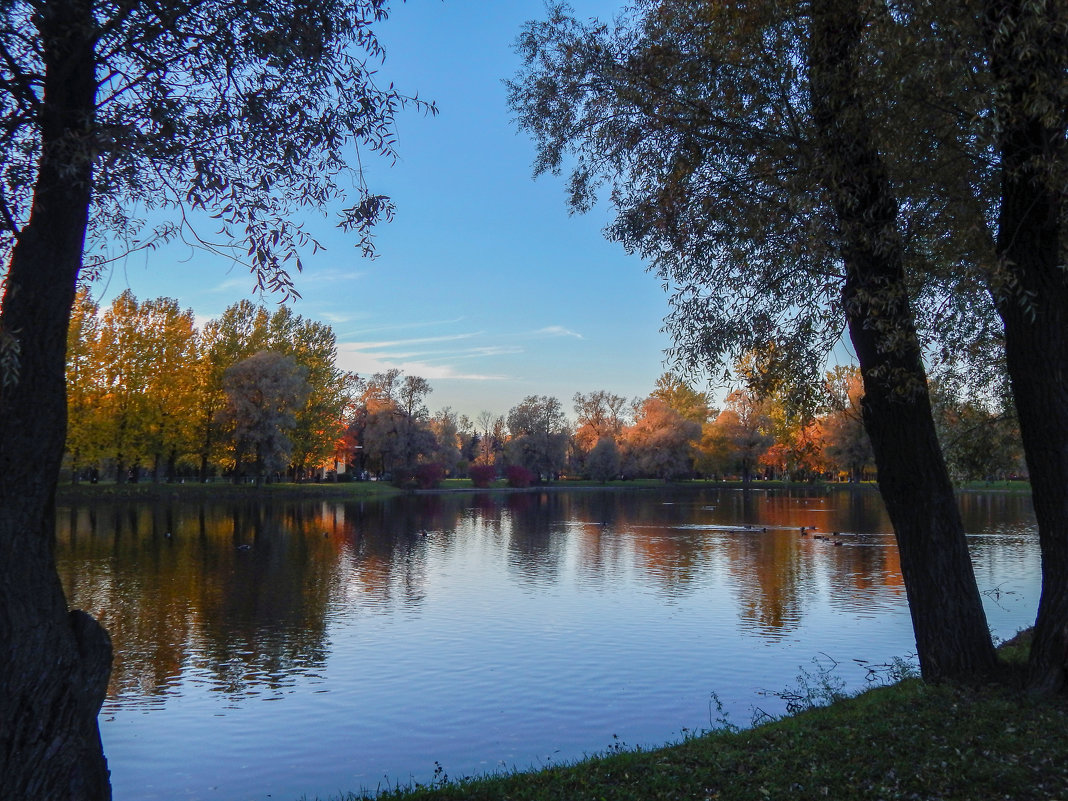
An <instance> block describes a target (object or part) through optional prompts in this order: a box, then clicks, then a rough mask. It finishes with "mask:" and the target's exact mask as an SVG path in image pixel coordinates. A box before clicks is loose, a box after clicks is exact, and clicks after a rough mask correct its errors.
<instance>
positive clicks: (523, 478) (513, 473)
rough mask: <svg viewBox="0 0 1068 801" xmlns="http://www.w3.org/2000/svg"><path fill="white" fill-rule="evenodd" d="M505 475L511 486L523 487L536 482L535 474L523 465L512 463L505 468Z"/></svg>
mask: <svg viewBox="0 0 1068 801" xmlns="http://www.w3.org/2000/svg"><path fill="white" fill-rule="evenodd" d="M504 477H505V479H507V481H508V486H509V487H516V488H520V489H521V488H523V487H529V486H530V485H531V484H533V483H534V478H535V476H534V474H533V473H531V472H530V471H529V470H527V469H526V468H525V467H523V466H522V465H518V464H511V465H508V467H506V468H505V470H504Z"/></svg>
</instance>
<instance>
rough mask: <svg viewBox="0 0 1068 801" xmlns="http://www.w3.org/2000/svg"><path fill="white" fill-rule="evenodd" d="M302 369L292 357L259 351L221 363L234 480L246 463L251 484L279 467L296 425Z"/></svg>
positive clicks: (303, 386) (304, 391)
mask: <svg viewBox="0 0 1068 801" xmlns="http://www.w3.org/2000/svg"><path fill="white" fill-rule="evenodd" d="M307 375H308V371H307V369H306V368H304V367H303V366H301V365H299V364H297V362H296V360H295V359H294V358H293V357H292V356H285V355H283V354H281V353H274V352H272V351H260V352H259V353H257V354H254V355H252V356H249V357H248V358H247V359H243V360H241V361H239V362H238V363H237V364H235V365H233V366H231V367H229V368H227V370H226V372H225V373H223V390H224V391H225V392H226V398H227V406H226V409H225V410H224V412H223V414H224V415H225V416H226V417H227V418H228V420H229V423H230V430H231V431H232V432H233V440H234V479H235V480H237V479H238V478H240V476H241V475H242V472H243V471H242V466H243V465H244V464H245V463H246V462H250V463H251V464H252V467H253V475H254V476H255V478H256V483H257V484H262V483H263V480H264V478H265V477H266V476H268V475H270V474H272V473H278V472H280V471H282V470H284V469H285V467H286V464H287V463H288V461H289V455H290V450H291V449H292V447H293V445H292V441H291V440H290V438H289V434H290V432H291V431H292V430H293V428H294V427H295V426H296V422H297V419H296V412H297V410H298V409H300V408H301V407H302V406H303V404H304V402H305V400H306V399H307V397H308V394H309V392H310V391H311V388H310V387H309V385H308V380H307Z"/></svg>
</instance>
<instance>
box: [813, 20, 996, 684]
mask: <svg viewBox="0 0 1068 801" xmlns="http://www.w3.org/2000/svg"><path fill="white" fill-rule="evenodd" d="M812 10H813V24H812V37H811V41H810V51H809V56H808V59H809V65H808V66H809V71H810V86H811V102H812V107H813V116H814V120H815V123H816V129H817V134H818V136H819V137H820V144H821V148H820V149H821V154H820V155H821V157H822V158H823V165H822V166H823V169H824V175H825V185H826V188H827V190H828V193H829V196H830V201H831V204H832V206H833V208H834V210H835V213H836V215H837V226H838V235H839V238H840V246H841V253H842V260H843V262H844V265H845V271H846V280H845V285H844V287H843V303H844V306H845V310H846V318H847V322H848V326H849V334H850V338H851V340H852V341H853V345H854V348H855V349H856V353H857V358H858V360H859V361H860V368H861V374H862V376H863V379H864V400H863V414H864V425H865V428H866V429H867V431H868V436H869V438H870V440H871V445H872V450H873V451H874V454H875V462H876V466H877V468H878V475H879V490H880V492H881V494H882V497H883V501H884V503H885V504H886V509H887V513H888V514H889V516H890V520H891V522H892V524H893V526H894V533H895V536H896V538H897V543H898V549H899V551H900V554H901V570H902V573H903V578H904V581H905V591H906V593H907V595H908V600H909V611H910V613H911V615H912V623H913V629H914V631H915V634H916V649H917V653H918V655H919V660H920V670H921V672H922V674H923V677H924V679H926V680H928V681H939V680H944V679H976V678H983V677H986V676H988V675H990V674H992V673H993V671H994V667H995V664H996V658H995V654H994V648H993V643H992V641H991V638H990V632H989V630H988V628H987V624H986V615H985V613H984V612H983V606H982V600H981V598H980V596H979V591H978V588H977V586H976V583H975V574H974V571H973V569H972V564H971V560H970V557H969V554H968V548H967V542H966V540H965V537H964V527H963V524H962V522H961V518H960V512H959V510H958V509H957V505H956V500H955V498H954V494H953V486H952V483H951V481H950V479H949V473H948V470H947V469H946V466H945V461H944V459H943V457H942V452H941V449H940V447H939V444H938V439H937V436H936V433H935V427H934V420H933V417H932V414H931V404H930V398H929V395H928V390H927V377H926V372H925V370H924V366H923V362H922V359H921V354H920V347H919V342H918V339H917V335H916V329H915V318H914V315H913V312H912V309H911V306H910V303H909V298H908V291H907V286H906V281H905V270H904V262H903V256H902V246H901V237H900V232H899V230H898V209H897V202H896V199H895V198H894V196H893V194H892V190H891V187H890V182H889V179H888V177H887V173H886V169H885V165H884V164H883V162H882V159H881V157H880V155H879V153H878V152H877V151H876V150H875V148H874V145H873V144H872V140H871V136H870V131H869V128H868V122H867V119H866V116H865V114H864V110H863V109H864V107H863V102H862V100H861V98H860V97H859V94H858V90H857V86H858V76H859V70H860V63H859V57H858V52H857V51H858V47H859V44H860V37H861V33H862V30H863V19H862V14H861V11H860V9H859V7H858V3H857V2H849V0H845V1H844V2H843V0H816V1H815V2H814V3H813V5H812Z"/></svg>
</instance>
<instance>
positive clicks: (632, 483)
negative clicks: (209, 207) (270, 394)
mask: <svg viewBox="0 0 1068 801" xmlns="http://www.w3.org/2000/svg"><path fill="white" fill-rule="evenodd" d="M662 489H673V490H678V489H694V490H697V489H726V490H742V491H746V490H749V491H767V490H810V491H813V492H827V491H830V490H848V491H850V492H863V493H868V492H878V489H879V488H878V485H877V484H876V483H875V482H862V483H846V482H842V483H833V482H787V481H750V482H749V483H748V484H746V483H744V482H742V481H702V480H693V481H678V482H667V481H662V480H659V479H635V480H627V481H610V482H608V483H596V482H593V481H581V480H574V481H569V480H566V479H565V480H561V481H554V482H549V483H545V484H535V485H533V486H531V487H509V486H507V485H506V484H505V483H504V482H503V481H498V482H495V483H494V484H493V485H491V486H489V487H484V488H483V487H475V486H474V485H473V484H472V483H471V481H470V479H446V480H445V482H443V486H440V487H437V488H434V489H407V488H400V487H395V486H393V485H392V484H390V483H388V482H385V481H353V482H301V483H282V482H280V483H274V484H263V485H260V486H256V485H255V484H233V483H230V482H224V481H215V482H211V483H207V484H201V483H199V482H186V483H178V484H155V483H144V482H141V483H137V484H114V483H99V484H89V483H85V482H82V483H78V484H70V483H66V484H60V485H59V486H58V487H57V489H56V504H57V505H70V504H72V503H77V504H83V503H106V502H114V501H146V502H179V501H200V500H239V499H240V500H246V499H247V500H267V501H269V500H309V501H315V500H331V499H336V500H358V501H368V500H378V499H387V498H397V497H402V496H410V495H452V494H469V495H470V494H476V493H497V494H514V493H533V492H569V491H592V490H608V491H617V492H619V491H632V492H633V491H655V490H662ZM956 492H958V493H969V494H971V493H997V494H1030V492H1031V487H1030V484H1029V483H1028V482H1025V481H1011V482H1009V481H1000V482H993V483H988V482H970V483H968V484H964V485H961V486H958V487H957V488H956Z"/></svg>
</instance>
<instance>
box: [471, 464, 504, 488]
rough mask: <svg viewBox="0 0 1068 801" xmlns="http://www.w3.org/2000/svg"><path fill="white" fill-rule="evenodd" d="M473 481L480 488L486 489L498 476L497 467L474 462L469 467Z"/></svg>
mask: <svg viewBox="0 0 1068 801" xmlns="http://www.w3.org/2000/svg"><path fill="white" fill-rule="evenodd" d="M467 472H468V474H469V475H470V476H471V481H472V482H473V483H474V485H475V486H476V487H478V488H479V489H485V488H486V487H488V486H489V485H490V484H492V483H493V480H494V479H495V478H497V468H496V467H494V466H493V465H491V464H473V465H471V467H470V468H468V471H467Z"/></svg>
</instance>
